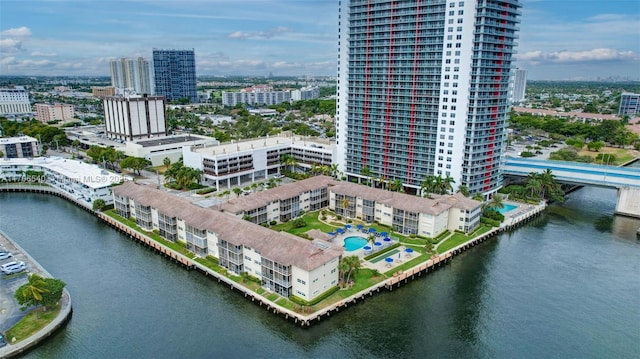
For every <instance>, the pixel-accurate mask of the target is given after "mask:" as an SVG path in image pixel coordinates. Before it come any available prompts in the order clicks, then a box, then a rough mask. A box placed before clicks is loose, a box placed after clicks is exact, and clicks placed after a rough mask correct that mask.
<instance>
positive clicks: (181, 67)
mask: <svg viewBox="0 0 640 359" xmlns="http://www.w3.org/2000/svg"><path fill="white" fill-rule="evenodd" d="M153 72H154V75H155V85H156V94H157V95H159V96H164V97H165V98H166V99H167V101H174V100H179V99H183V98H187V99H189V101H190V102H193V101H197V99H198V93H197V90H196V60H195V52H194V50H158V49H154V50H153Z"/></svg>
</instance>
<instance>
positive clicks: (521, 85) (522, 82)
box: [511, 69, 527, 103]
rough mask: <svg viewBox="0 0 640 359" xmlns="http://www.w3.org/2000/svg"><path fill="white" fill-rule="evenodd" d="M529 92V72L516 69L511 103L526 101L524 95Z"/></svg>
mask: <svg viewBox="0 0 640 359" xmlns="http://www.w3.org/2000/svg"><path fill="white" fill-rule="evenodd" d="M526 90H527V71H526V70H522V69H515V70H514V76H513V95H512V97H511V101H512V102H514V103H517V102H522V101H524V94H525V91H526Z"/></svg>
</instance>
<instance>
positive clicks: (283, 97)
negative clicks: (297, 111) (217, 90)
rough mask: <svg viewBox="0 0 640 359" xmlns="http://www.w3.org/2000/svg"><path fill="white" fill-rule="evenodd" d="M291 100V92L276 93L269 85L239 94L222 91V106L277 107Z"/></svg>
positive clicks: (252, 88) (248, 88)
mask: <svg viewBox="0 0 640 359" xmlns="http://www.w3.org/2000/svg"><path fill="white" fill-rule="evenodd" d="M290 100H291V91H289V90H286V91H274V90H273V88H272V87H271V86H267V85H260V86H253V87H247V88H245V89H242V90H240V91H238V92H229V91H222V104H223V105H225V106H235V105H237V104H239V103H242V104H246V105H252V106H262V105H277V104H279V103H282V102H289V101H290Z"/></svg>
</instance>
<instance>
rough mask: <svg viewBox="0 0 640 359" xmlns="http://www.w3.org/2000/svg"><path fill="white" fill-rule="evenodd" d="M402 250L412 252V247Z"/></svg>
mask: <svg viewBox="0 0 640 359" xmlns="http://www.w3.org/2000/svg"><path fill="white" fill-rule="evenodd" d="M404 251H405V252H407V253H413V249H411V248H407V249H405V250H404Z"/></svg>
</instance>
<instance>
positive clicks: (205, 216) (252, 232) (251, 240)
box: [113, 182, 343, 300]
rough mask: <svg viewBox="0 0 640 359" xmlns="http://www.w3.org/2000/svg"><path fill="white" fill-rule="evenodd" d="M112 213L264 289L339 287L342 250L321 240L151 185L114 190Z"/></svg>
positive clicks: (315, 292) (305, 294) (310, 293)
mask: <svg viewBox="0 0 640 359" xmlns="http://www.w3.org/2000/svg"><path fill="white" fill-rule="evenodd" d="M113 196H114V205H115V209H116V212H117V213H118V214H119V215H120V216H122V217H124V218H134V219H135V221H136V223H137V224H138V225H139V226H140V227H141V228H143V229H145V230H148V231H153V230H157V233H159V234H160V235H161V236H162V237H164V238H166V239H167V240H171V241H179V242H183V243H186V245H187V248H188V249H189V250H191V251H192V252H194V253H195V254H197V255H200V256H213V257H215V258H217V259H218V261H219V264H220V266H222V267H224V268H226V269H228V270H229V271H230V272H232V273H234V274H236V275H240V274H241V273H244V272H246V273H248V274H250V275H252V276H254V277H257V278H259V279H260V280H261V283H262V287H263V288H265V289H267V290H269V291H272V292H275V293H278V294H280V295H282V296H285V297H289V296H291V295H295V296H297V297H300V298H302V299H304V300H313V299H314V298H315V297H317V296H319V295H320V294H322V293H324V292H326V291H327V290H329V289H331V288H333V287H335V286H336V285H338V262H339V260H340V257H341V255H342V253H343V249H342V248H340V247H338V246H336V245H334V244H332V243H330V242H327V241H323V240H317V239H316V240H313V241H308V240H305V239H302V238H300V237H297V236H294V235H291V234H288V233H284V232H275V231H272V230H270V229H268V228H264V227H262V226H260V225H257V224H253V223H250V222H247V221H245V220H243V219H241V218H237V217H235V216H231V215H228V214H225V213H222V212H219V211H216V210H213V209H208V208H201V207H198V206H195V205H193V204H191V203H190V202H188V201H186V200H184V199H181V198H177V197H175V196H173V195H171V194H169V193H166V192H164V191H162V190H158V189H155V188H154V187H152V186H144V185H139V184H136V183H133V182H127V183H124V184H123V185H121V186H117V187H114V189H113Z"/></svg>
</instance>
